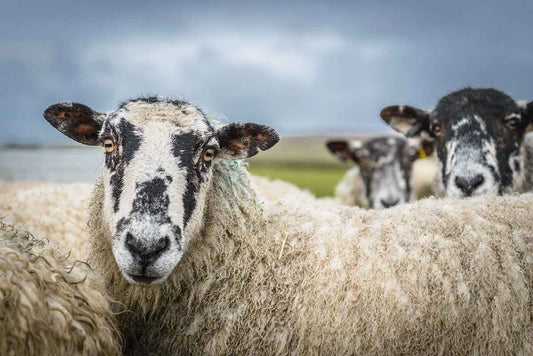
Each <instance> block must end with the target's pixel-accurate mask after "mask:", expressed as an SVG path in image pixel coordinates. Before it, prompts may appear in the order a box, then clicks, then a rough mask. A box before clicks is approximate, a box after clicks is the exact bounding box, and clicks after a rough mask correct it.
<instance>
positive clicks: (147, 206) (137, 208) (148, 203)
mask: <svg viewBox="0 0 533 356" xmlns="http://www.w3.org/2000/svg"><path fill="white" fill-rule="evenodd" d="M171 182H172V177H171V176H169V175H167V176H166V177H165V178H161V177H155V178H154V179H152V180H150V181H147V182H142V183H137V185H136V187H135V192H136V196H135V200H134V201H133V208H132V210H131V212H132V213H139V214H150V215H153V216H158V217H165V219H166V220H164V221H161V223H167V222H170V218H169V217H168V213H167V212H168V206H169V204H170V201H169V198H168V194H167V187H168V185H169V184H170V183H171Z"/></svg>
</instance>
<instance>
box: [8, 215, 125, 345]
mask: <svg viewBox="0 0 533 356" xmlns="http://www.w3.org/2000/svg"><path fill="white" fill-rule="evenodd" d="M90 273H91V271H90V269H89V268H88V266H86V265H84V264H79V263H76V262H73V261H71V260H69V259H68V258H67V257H66V256H65V255H64V254H62V253H61V252H60V251H59V250H57V249H54V248H50V247H49V246H47V245H46V244H45V242H44V241H43V240H38V239H36V238H34V237H33V236H32V235H30V234H29V233H27V232H25V231H21V230H17V229H15V228H14V227H13V226H12V225H8V224H6V223H4V222H3V221H2V220H0V354H2V355H119V354H120V353H121V348H120V337H119V333H118V329H117V326H116V320H115V317H114V315H113V313H112V312H111V309H110V307H109V302H108V299H107V297H106V296H105V294H104V293H102V288H103V287H102V286H101V285H97V283H96V282H95V281H93V280H92V279H91V278H87V275H88V274H90Z"/></svg>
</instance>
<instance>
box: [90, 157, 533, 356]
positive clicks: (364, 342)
mask: <svg viewBox="0 0 533 356" xmlns="http://www.w3.org/2000/svg"><path fill="white" fill-rule="evenodd" d="M212 169H213V170H214V172H213V179H212V180H211V183H210V184H211V186H210V187H209V189H210V191H209V193H208V197H209V198H208V201H207V202H206V204H205V206H206V210H205V213H204V216H203V226H204V228H203V230H202V232H201V234H200V236H197V237H196V238H194V239H193V240H191V241H190V242H189V243H188V244H187V245H186V246H185V250H184V255H183V258H182V259H181V260H180V262H179V264H178V265H177V266H176V268H175V269H174V271H173V272H172V274H171V275H170V276H169V278H168V279H167V281H166V282H164V283H163V284H160V285H155V286H149V287H146V286H139V285H132V284H129V283H127V282H126V281H125V280H124V278H123V277H122V276H121V274H120V272H119V271H118V269H117V266H116V263H115V261H114V258H113V254H112V251H111V248H110V243H109V242H110V236H109V232H108V231H106V228H105V225H104V224H103V223H102V208H101V207H102V201H103V185H102V184H101V183H99V184H97V186H96V188H95V191H94V194H93V197H92V200H91V207H90V223H89V228H90V233H91V243H92V244H93V250H92V257H91V260H90V261H91V263H94V265H95V266H96V267H97V269H98V271H99V272H100V273H101V275H102V277H103V279H104V281H105V284H106V286H107V289H108V292H109V293H110V295H111V296H112V297H113V298H114V299H117V300H118V301H120V303H121V304H120V305H119V306H117V307H116V308H117V311H120V314H119V315H118V316H117V317H118V322H119V326H120V329H121V331H122V333H123V336H124V338H125V353H126V354H153V355H182V354H197V355H200V354H209V355H222V354H224V355H227V354H230V355H241V354H247V355H273V354H306V355H307V354H310V355H314V354H335V355H343V354H375V355H398V354H426V355H434V354H450V355H456V354H466V353H475V354H489V353H490V354H495V355H498V354H532V353H533V329H532V326H533V324H532V321H531V320H532V314H531V313H532V296H533V289H532V288H533V287H532V286H533V274H532V267H533V266H532V263H533V234H532V233H531V232H532V231H533V219H532V218H533V195H532V194H523V195H508V196H504V197H488V196H482V197H476V198H471V199H463V200H457V199H442V200H435V199H424V200H421V201H419V202H416V203H412V204H405V205H402V206H398V207H394V208H391V209H386V210H381V211H371V210H363V209H359V208H351V207H344V206H340V205H336V204H328V203H325V202H320V201H305V202H304V203H303V204H302V203H301V202H299V201H298V200H297V199H290V200H281V201H268V200H258V198H257V196H256V193H255V192H254V191H253V189H252V188H251V185H250V181H249V176H248V174H247V172H246V170H245V169H244V167H243V166H242V164H240V163H237V162H225V161H220V162H217V163H216V164H214V165H213V168H212Z"/></svg>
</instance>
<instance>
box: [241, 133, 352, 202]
mask: <svg viewBox="0 0 533 356" xmlns="http://www.w3.org/2000/svg"><path fill="white" fill-rule="evenodd" d="M327 139H328V138H327V137H318V136H316V137H289V138H283V139H282V140H281V141H280V142H279V143H278V144H277V145H276V146H274V147H273V148H272V149H270V150H268V151H266V152H261V153H260V154H258V155H257V156H256V157H254V158H252V159H250V161H249V163H250V166H249V171H250V172H251V173H252V174H254V175H258V176H264V177H268V178H272V179H281V180H284V181H287V182H290V183H293V184H295V185H296V186H298V187H300V188H303V189H307V190H309V191H310V192H311V193H313V194H315V195H316V196H318V197H323V196H332V195H333V191H334V189H335V186H336V185H337V183H338V182H339V180H340V179H341V178H342V176H343V175H344V173H345V172H346V171H347V170H348V169H350V168H351V166H350V165H348V164H342V163H341V162H339V161H338V160H337V159H336V158H335V157H334V156H333V155H332V154H331V153H329V151H328V150H327V148H326V146H325V142H326V140H327Z"/></svg>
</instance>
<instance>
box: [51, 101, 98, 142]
mask: <svg viewBox="0 0 533 356" xmlns="http://www.w3.org/2000/svg"><path fill="white" fill-rule="evenodd" d="M43 116H44V118H45V120H46V121H48V122H49V123H50V124H51V125H52V126H53V127H55V128H56V129H57V130H59V131H60V132H62V133H63V134H64V135H65V136H68V137H70V138H71V139H73V140H75V141H78V142H80V143H83V144H85V145H90V146H96V145H97V144H98V135H99V133H100V129H101V128H102V124H103V122H104V114H101V113H99V112H96V111H94V110H93V109H91V108H90V107H88V106H86V105H83V104H78V103H59V104H54V105H51V106H49V107H48V108H47V109H46V110H45V111H44V113H43Z"/></svg>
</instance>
